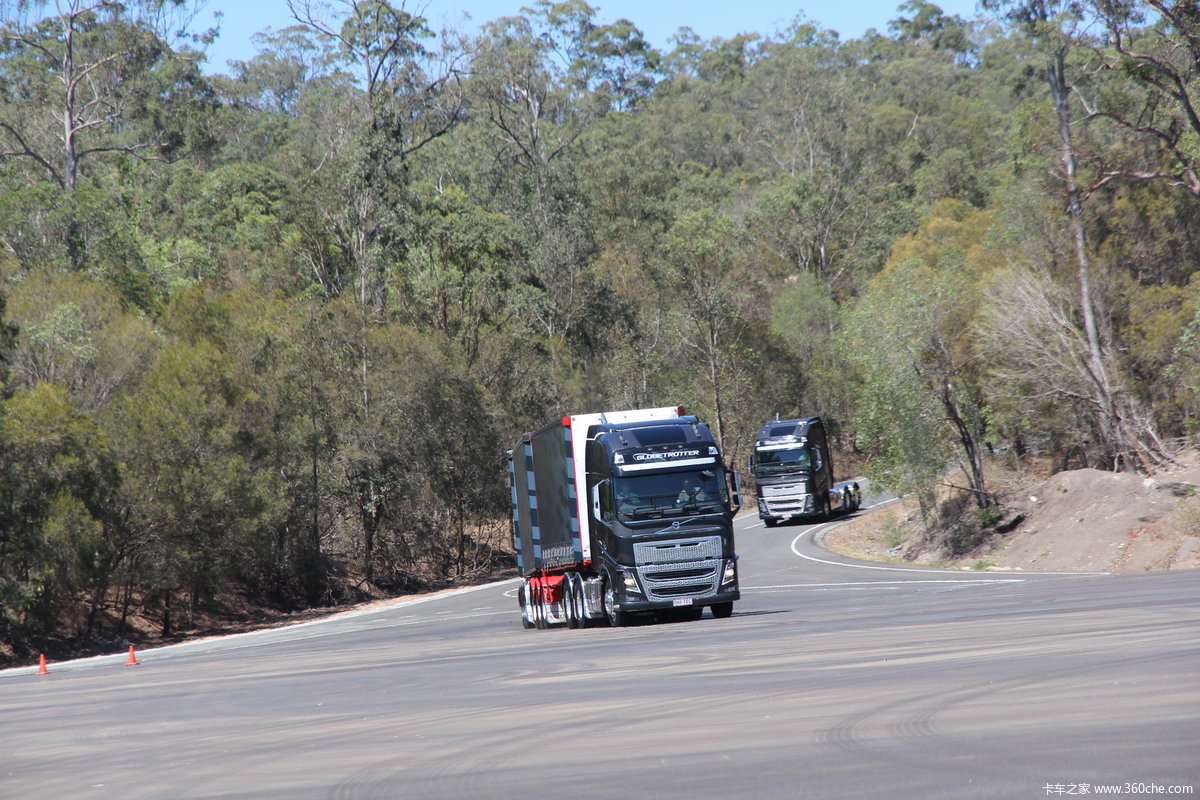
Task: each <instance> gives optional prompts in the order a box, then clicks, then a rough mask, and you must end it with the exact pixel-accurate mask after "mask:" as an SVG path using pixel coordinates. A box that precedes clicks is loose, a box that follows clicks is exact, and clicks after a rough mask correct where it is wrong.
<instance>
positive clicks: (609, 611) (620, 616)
mask: <svg viewBox="0 0 1200 800" xmlns="http://www.w3.org/2000/svg"><path fill="white" fill-rule="evenodd" d="M604 614H605V616H607V617H608V624H609V625H611V626H612V627H614V628H623V627H625V623H626V622H628V620H629V615H627V614H626V613H625V612H624V611H621V610H620V609H618V608H617V601H616V596H615V593H614V592H613V588H612V582H611V581H610V580H609V579H608V578H607V577H606V578H605V579H604Z"/></svg>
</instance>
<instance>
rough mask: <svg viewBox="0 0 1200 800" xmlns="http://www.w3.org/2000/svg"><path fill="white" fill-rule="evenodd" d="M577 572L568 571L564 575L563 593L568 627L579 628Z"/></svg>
mask: <svg viewBox="0 0 1200 800" xmlns="http://www.w3.org/2000/svg"><path fill="white" fill-rule="evenodd" d="M574 577H575V574H574V573H572V572H568V573H567V574H566V575H564V576H563V582H562V593H563V600H562V602H563V614H564V615H565V616H566V618H567V627H568V628H578V627H579V624H580V621H581V620H580V619H579V607H578V606H577V605H576V603H575V581H574V580H573V578H574Z"/></svg>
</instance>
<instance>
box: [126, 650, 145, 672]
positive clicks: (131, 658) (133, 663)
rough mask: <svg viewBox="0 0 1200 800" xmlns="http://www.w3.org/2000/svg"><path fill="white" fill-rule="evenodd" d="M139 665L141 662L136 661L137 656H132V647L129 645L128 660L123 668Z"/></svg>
mask: <svg viewBox="0 0 1200 800" xmlns="http://www.w3.org/2000/svg"><path fill="white" fill-rule="evenodd" d="M140 663H142V662H140V661H138V660H137V656H135V655H134V654H133V645H129V660H128V661H126V662H125V666H127V667H136V666H137V665H138V664H140Z"/></svg>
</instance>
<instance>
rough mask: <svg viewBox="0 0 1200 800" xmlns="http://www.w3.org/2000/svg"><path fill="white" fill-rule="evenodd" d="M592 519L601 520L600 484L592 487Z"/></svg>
mask: <svg viewBox="0 0 1200 800" xmlns="http://www.w3.org/2000/svg"><path fill="white" fill-rule="evenodd" d="M592 519H600V484H599V483H597V484H596V485H595V486H593V487H592Z"/></svg>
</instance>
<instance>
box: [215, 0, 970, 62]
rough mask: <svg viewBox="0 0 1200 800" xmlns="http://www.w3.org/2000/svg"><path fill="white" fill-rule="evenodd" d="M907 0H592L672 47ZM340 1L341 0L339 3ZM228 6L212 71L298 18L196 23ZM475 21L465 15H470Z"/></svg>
mask: <svg viewBox="0 0 1200 800" xmlns="http://www.w3.org/2000/svg"><path fill="white" fill-rule="evenodd" d="M902 1H903V0H841V2H837V0H810V1H809V2H808V3H807V4H795V3H788V2H782V0H742V2H737V1H736V0H589V3H590V5H592V6H593V7H595V8H598V9H599V12H598V14H597V17H598V18H599V20H600V21H601V22H612V21H615V20H618V19H621V18H625V19H628V20H630V21H632V22H633V23H634V24H635V25H637V26H638V28H640V29H641V30H642V32H643V33H645V34H646V36H647V38H648V39H649V40H650V42H651V44H653V45H654V46H656V47H659V48H666V47H667V46H668V41H669V39H670V38H671V36H672V35H673V34H674V33H675V31H677V30H678V29H679V28H680V27H681V26H684V25H686V26H688V27H691V28H692V29H693V30H695V31H696V33H697V34H698V35H699V36H700V37H701V38H702V39H712V38H715V37H718V36H719V37H721V38H729V37H730V36H735V35H737V34H739V33H747V32H755V33H773V32H775V31H776V30H778V29H780V28H783V27H785V26H786V25H787V24H788V23H789V22H791V20H792V19H793V18H795V17H796V16H797V14H802V15H803V17H804V18H805V19H810V20H813V21H815V22H818V23H820V24H821V26H822V27H825V28H832V29H834V30H836V31H837V32H838V33H839V34H841V37H842V39H852V38H855V37H857V36H860V35H862V33H863V32H864V31H866V30H867V29H868V28H876V29H878V30H879V31H881V32H884V33H886V32H887V23H888V20H891V19H895V18H896V17H897V16H898V14H897V9H898V8H899V6H900V4H901V2H902ZM933 2H935V3H936V4H937V5H938V6H940V7H941V9H942V10H943V11H944V12H945V13H947V14H958V15H960V16H962V17H965V18H972V17H974V16H975V14H976V5H977V4H976V0H941V1H940V2H939V0H933ZM335 5H336V4H335ZM528 5H532V0H407V2H406V3H405V7H406V8H407V9H409V10H410V11H415V10H419V9H421V8H424V15H425V17H426V18H428V19H429V20H430V22H431V23H433V25H434V26H435V27H442V26H451V27H455V28H464V29H467V30H474V29H475V28H477V27H478V26H479V25H480V24H482V23H484V22H487V21H489V20H493V19H496V18H497V17H504V16H509V15H512V14H516V13H519V11H520V9H521V7H522V6H528ZM216 11H222V12H224V17H223V18H222V20H221V37H220V39H218V40H217V42H216V43H214V44H213V46H212V47H211V48H210V49H209V61H208V71H209V72H226V71H228V69H227V66H226V62H227V61H229V60H230V59H234V60H247V59H250V58H253V57H254V55H255V53H256V52H257V49H256V48H255V47H254V44H253V43H252V42H251V40H250V37H251V36H253V35H254V34H255V33H258V32H259V31H262V30H264V29H265V28H272V29H274V30H278V29H280V28H286V27H287V26H288V25H290V24H292V19H291V17H290V16H289V14H288V7H287V2H286V1H285V0H208V3H207V4H206V5H205V7H204V9H203V10H202V11H201V12H200V15H199V16H198V17H197V18H196V27H197V28H199V27H207V26H209V25H211V24H212V20H213V13H214V12H216ZM468 14H469V15H470V20H469V21H468V22H464V15H468Z"/></svg>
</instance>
